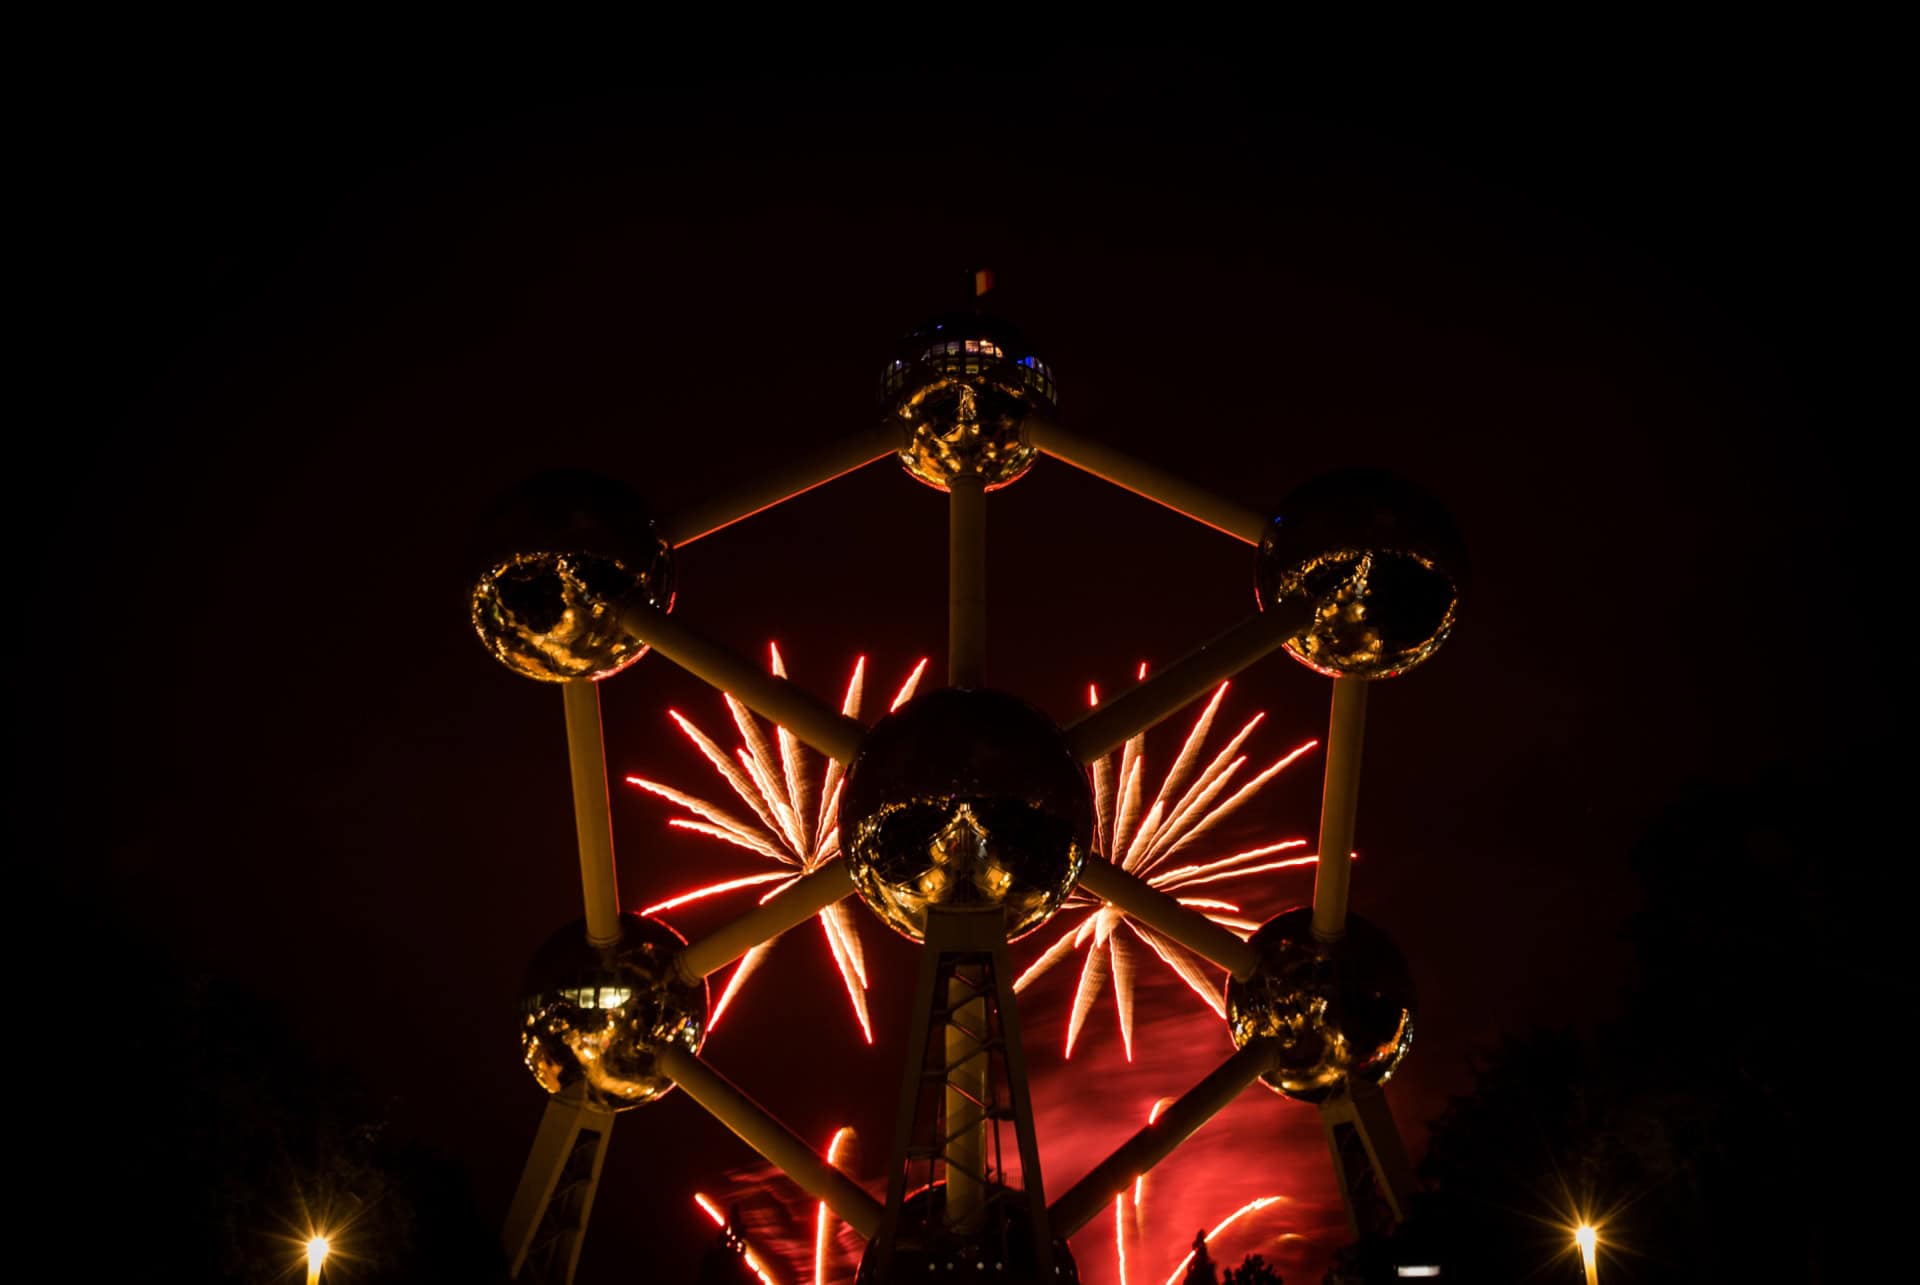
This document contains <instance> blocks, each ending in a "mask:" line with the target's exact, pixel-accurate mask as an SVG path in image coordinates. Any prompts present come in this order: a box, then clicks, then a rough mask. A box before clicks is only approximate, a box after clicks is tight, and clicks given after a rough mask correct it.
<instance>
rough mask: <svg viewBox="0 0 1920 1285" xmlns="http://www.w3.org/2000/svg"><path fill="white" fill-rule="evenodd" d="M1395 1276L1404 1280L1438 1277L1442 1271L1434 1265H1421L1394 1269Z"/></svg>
mask: <svg viewBox="0 0 1920 1285" xmlns="http://www.w3.org/2000/svg"><path fill="white" fill-rule="evenodd" d="M1393 1274H1394V1275H1395V1276H1398V1277H1402V1278H1404V1277H1408V1276H1438V1275H1439V1274H1440V1269H1439V1268H1438V1267H1435V1266H1433V1265H1432V1264H1420V1265H1418V1266H1413V1267H1396V1268H1394V1269H1393Z"/></svg>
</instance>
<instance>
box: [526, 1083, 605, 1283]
mask: <svg viewBox="0 0 1920 1285" xmlns="http://www.w3.org/2000/svg"><path fill="white" fill-rule="evenodd" d="M612 1129H613V1113H612V1112H611V1111H602V1110H600V1109H599V1108H598V1107H594V1106H590V1105H588V1104H587V1103H585V1102H575V1101H570V1100H567V1099H562V1098H551V1099H549V1100H548V1101H547V1110H546V1114H545V1115H543V1116H541V1117H540V1131H539V1132H538V1133H536V1134H535V1135H534V1138H533V1151H532V1154H530V1155H529V1156H528V1157H527V1167H526V1169H524V1170H523V1171H522V1172H521V1174H520V1185H519V1187H517V1188H516V1189H515V1190H514V1193H513V1203H512V1204H511V1205H510V1206H508V1208H507V1224H506V1228H505V1230H504V1231H503V1232H502V1233H501V1244H502V1247H503V1248H504V1249H505V1250H506V1252H507V1274H508V1275H509V1276H510V1277H512V1278H513V1279H514V1280H528V1281H533V1282H537V1283H538V1285H566V1283H567V1282H571V1281H572V1280H573V1273H574V1269H575V1268H576V1267H577V1266H578V1265H579V1263H580V1247H581V1245H582V1244H583V1243H584V1242H585V1240H586V1232H587V1215H588V1214H590V1213H591V1212H592V1211H593V1197H594V1193H595V1192H596V1191H597V1190H598V1189H599V1186H600V1168H601V1166H602V1165H603V1164H605V1163H606V1158H607V1135H608V1134H609V1133H610V1132H611V1131H612Z"/></svg>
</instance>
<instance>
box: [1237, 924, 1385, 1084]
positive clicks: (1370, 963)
mask: <svg viewBox="0 0 1920 1285" xmlns="http://www.w3.org/2000/svg"><path fill="white" fill-rule="evenodd" d="M1247 944H1248V945H1250V946H1252V947H1253V948H1254V949H1255V950H1256V951H1258V952H1259V953H1260V967H1259V969H1258V970H1257V971H1255V973H1254V974H1253V976H1252V977H1249V978H1248V979H1247V980H1246V981H1244V982H1243V981H1240V980H1239V979H1237V978H1232V977H1229V978H1228V979H1227V1029H1228V1031H1229V1032H1231V1033H1232V1035H1233V1043H1234V1046H1235V1047H1236V1048H1245V1047H1246V1045H1247V1044H1248V1043H1249V1042H1250V1041H1252V1040H1254V1039H1258V1038H1263V1037H1264V1038H1271V1039H1276V1040H1278V1041H1279V1043H1280V1058H1279V1063H1278V1065H1276V1066H1275V1068H1274V1069H1273V1070H1271V1071H1268V1072H1266V1073H1265V1074H1263V1075H1262V1076H1261V1077H1260V1078H1261V1079H1262V1080H1263V1081H1265V1082H1266V1085H1267V1087H1268V1088H1270V1089H1273V1090H1274V1091H1275V1092H1278V1093H1283V1094H1285V1095H1286V1096H1287V1097H1290V1098H1296V1099H1298V1100H1300V1101H1302V1102H1323V1101H1325V1100H1326V1099H1328V1098H1330V1097H1332V1096H1334V1094H1336V1093H1338V1092H1339V1091H1340V1090H1341V1088H1342V1087H1344V1086H1346V1085H1348V1084H1353V1085H1360V1086H1371V1085H1376V1084H1380V1083H1382V1082H1383V1081H1385V1080H1386V1078H1387V1077H1388V1076H1390V1075H1392V1074H1393V1069H1394V1068H1395V1067H1397V1066H1399V1065H1400V1059H1401V1058H1403V1057H1405V1056H1406V1055H1407V1049H1408V1048H1410V1047H1411V1046H1412V1044H1413V981H1412V978H1411V977H1410V976H1409V975H1408V973H1407V961H1406V958H1405V956H1403V955H1401V953H1400V951H1399V948H1398V947H1396V946H1395V945H1394V944H1393V942H1392V941H1391V940H1390V939H1389V938H1388V937H1387V935H1386V934H1385V933H1383V932H1381V931H1380V930H1379V929H1378V928H1375V927H1374V926H1373V925H1372V924H1370V923H1368V922H1367V921H1366V920H1364V919H1362V918H1360V917H1359V916H1358V915H1348V916H1347V928H1346V933H1345V935H1343V936H1342V937H1341V938H1340V940H1338V941H1321V940H1319V939H1318V938H1317V937H1315V936H1314V935H1313V908H1312V907H1311V906H1299V907H1296V908H1295V909H1293V910H1287V911H1282V912H1281V913H1280V914H1278V915H1275V916H1274V917H1273V918H1272V919H1269V920H1268V921H1267V922H1266V923H1264V924H1262V925H1261V926H1260V930H1259V931H1258V932H1256V933H1254V935H1253V936H1252V937H1251V938H1250V939H1249V940H1248V943H1247Z"/></svg>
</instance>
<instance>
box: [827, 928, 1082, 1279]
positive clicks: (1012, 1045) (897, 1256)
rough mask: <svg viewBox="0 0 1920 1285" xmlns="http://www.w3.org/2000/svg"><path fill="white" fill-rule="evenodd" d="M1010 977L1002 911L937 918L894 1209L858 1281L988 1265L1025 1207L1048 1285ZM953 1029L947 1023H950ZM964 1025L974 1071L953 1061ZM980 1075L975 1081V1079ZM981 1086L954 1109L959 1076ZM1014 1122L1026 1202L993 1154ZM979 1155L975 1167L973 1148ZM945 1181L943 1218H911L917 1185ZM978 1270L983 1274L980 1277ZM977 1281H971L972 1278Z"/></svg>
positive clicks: (1046, 1236)
mask: <svg viewBox="0 0 1920 1285" xmlns="http://www.w3.org/2000/svg"><path fill="white" fill-rule="evenodd" d="M1013 976H1014V974H1013V970H1012V966H1011V964H1010V963H1009V962H1008V956H1007V945H1006V925H1005V920H1004V919H1003V917H1002V916H1001V914H1000V913H999V912H998V911H955V910H947V909H942V908H938V907H936V908H935V909H933V910H932V911H930V912H929V913H928V915H927V932H926V941H925V943H924V945H923V947H922V949H921V956H920V983H919V987H918V993H917V995H916V998H915V1003H914V1007H913V1014H912V1016H911V1017H910V1019H909V1020H908V1026H907V1064H906V1076H905V1079H904V1080H903V1082H902V1084H901V1094H900V1104H899V1108H898V1110H899V1114H898V1117H897V1119H896V1121H895V1132H894V1145H893V1159H892V1165H891V1167H890V1169H889V1171H888V1174H887V1207H886V1213H885V1215H884V1218H883V1219H882V1221H881V1224H880V1230H879V1234H878V1235H876V1236H875V1237H874V1238H873V1246H872V1249H871V1251H870V1253H869V1256H868V1258H867V1259H866V1260H865V1261H864V1262H863V1264H862V1270H863V1271H866V1270H868V1269H869V1268H871V1270H872V1271H873V1272H875V1273H876V1279H889V1277H888V1276H887V1273H888V1272H889V1271H898V1270H905V1269H904V1268H902V1267H901V1262H902V1260H903V1259H904V1260H905V1261H906V1262H908V1263H910V1264H912V1265H913V1269H914V1270H915V1271H916V1272H917V1271H918V1270H920V1269H919V1264H920V1263H922V1262H929V1263H933V1262H938V1263H943V1264H947V1265H949V1266H950V1265H951V1264H952V1263H953V1262H954V1261H961V1262H962V1264H963V1266H964V1260H965V1259H968V1258H974V1259H975V1260H976V1261H993V1260H992V1259H991V1258H984V1259H983V1258H982V1257H981V1256H982V1255H985V1254H987V1253H988V1252H989V1250H990V1248H991V1247H992V1246H994V1245H1004V1243H1005V1237H1007V1236H1008V1235H1009V1234H1010V1230H1011V1223H1010V1222H1009V1213H1010V1207H1011V1202H1012V1201H1013V1200H1014V1199H1016V1198H1018V1199H1022V1200H1023V1201H1024V1202H1025V1204H1026V1208H1027V1214H1028V1218H1029V1219H1030V1221H1031V1225H1032V1226H1033V1228H1034V1229H1035V1232H1036V1237H1035V1243H1034V1246H1033V1250H1032V1252H1033V1254H1034V1261H1035V1267H1036V1270H1038V1271H1039V1272H1040V1275H1039V1276H1038V1277H1036V1279H1049V1278H1050V1276H1051V1273H1052V1254H1053V1238H1052V1235H1051V1233H1050V1232H1049V1231H1048V1227H1049V1225H1050V1222H1051V1218H1050V1215H1049V1214H1048V1211H1047V1207H1046V1192H1045V1188H1044V1186H1043V1183H1042V1180H1041V1175H1040V1150H1039V1143H1038V1140H1037V1138H1036V1137H1035V1136H1034V1129H1033V1107H1032V1103H1031V1102H1030V1100H1029V1098H1028V1094H1027V1070H1026V1059H1025V1054H1024V1051H1023V1050H1022V1048H1021V1046H1020V1024H1019V1017H1018V1014H1017V1012H1016V1010H1015V1007H1014V996H1013V983H1012V978H1013ZM943 1018H944V1019H945V1021H944V1022H943V1021H942V1019H943ZM956 1020H958V1021H963V1022H964V1023H965V1039H966V1047H967V1049H968V1052H967V1054H966V1057H967V1061H966V1062H964V1063H959V1064H956V1063H955V1062H954V1061H953V1056H954V1052H955V1049H956V1046H955V1045H954V1044H953V1043H951V1042H950V1038H951V1030H950V1029H949V1030H945V1031H943V1030H937V1029H935V1028H936V1026H939V1025H947V1026H949V1028H950V1026H951V1024H953V1023H954V1022H955V1021H956ZM976 1066H977V1067H978V1068H979V1070H978V1071H977V1072H973V1071H972V1070H971V1068H973V1067H976ZM962 1073H967V1074H977V1076H978V1080H977V1086H978V1091H977V1092H973V1091H971V1090H970V1091H969V1093H968V1095H967V1096H966V1097H964V1098H963V1099H962V1101H963V1102H964V1106H962V1105H959V1104H957V1103H956V1100H955V1098H954V1089H955V1087H956V1078H955V1077H956V1075H958V1074H962ZM1009 1119H1011V1121H1012V1122H1013V1126H1014V1131H1015V1134H1016V1139H1015V1141H1016V1144H1017V1146H1018V1148H1019V1154H1020V1168H1021V1188H1022V1190H1021V1191H1020V1192H1019V1193H1015V1192H1013V1191H1011V1190H1009V1189H1008V1188H1007V1186H1006V1175H1005V1174H1004V1173H1003V1172H1002V1171H1001V1169H1000V1161H999V1157H1000V1147H999V1144H998V1142H997V1141H995V1142H994V1143H993V1145H991V1146H988V1145H986V1143H985V1142H975V1141H973V1139H974V1138H976V1137H979V1138H982V1139H984V1138H985V1137H986V1133H987V1130H989V1129H997V1128H998V1126H999V1123H1000V1122H1002V1121H1006V1120H1009ZM970 1146H971V1147H977V1148H978V1149H977V1151H976V1152H974V1153H972V1154H973V1155H977V1158H978V1159H977V1163H976V1162H975V1161H974V1160H973V1159H970V1158H969V1153H968V1152H966V1151H964V1150H963V1148H966V1147H970ZM922 1178H924V1180H926V1181H927V1182H929V1183H931V1182H937V1181H939V1180H940V1179H941V1178H944V1179H945V1189H944V1192H943V1193H942V1195H941V1199H940V1204H941V1206H942V1213H941V1215H940V1216H939V1217H934V1216H933V1214H932V1209H931V1208H930V1207H922V1208H914V1209H910V1208H909V1202H908V1198H907V1191H908V1188H909V1187H910V1186H912V1185H913V1184H914V1183H915V1182H916V1181H919V1180H921V1179H922ZM974 1270H978V1269H974ZM968 1274H969V1275H971V1272H969V1273H968Z"/></svg>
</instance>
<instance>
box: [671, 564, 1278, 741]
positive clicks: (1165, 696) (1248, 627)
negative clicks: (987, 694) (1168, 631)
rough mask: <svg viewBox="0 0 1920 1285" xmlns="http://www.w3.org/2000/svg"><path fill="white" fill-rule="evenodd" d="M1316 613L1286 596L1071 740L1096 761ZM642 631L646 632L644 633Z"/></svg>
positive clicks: (1113, 704) (1095, 717)
mask: <svg viewBox="0 0 1920 1285" xmlns="http://www.w3.org/2000/svg"><path fill="white" fill-rule="evenodd" d="M1312 617H1313V604H1312V603H1311V602H1308V601H1307V600H1305V599H1298V600H1294V601H1290V602H1283V603H1281V604H1279V605H1278V606H1276V607H1273V608H1270V609H1269V610H1267V611H1263V612H1261V613H1260V614H1259V615H1257V616H1254V617H1252V618H1250V619H1248V620H1243V621H1241V622H1240V623H1239V624H1237V625H1235V626H1234V627H1233V628H1231V629H1229V630H1228V631H1227V632H1226V633H1224V634H1221V635H1220V636H1219V637H1217V638H1215V639H1213V640H1212V641H1211V642H1207V643H1203V644H1201V646H1199V647H1198V648H1196V649H1195V650H1193V651H1190V652H1188V653H1187V654H1186V655H1185V656H1182V657H1181V658H1180V659H1179V660H1176V661H1174V662H1173V664H1171V665H1169V666H1167V667H1166V668H1165V669H1163V670H1161V671H1160V672H1159V673H1157V674H1155V675H1154V676H1153V677H1152V678H1149V679H1148V680H1147V681H1146V682H1144V683H1141V684H1140V685H1139V686H1137V687H1133V688H1130V689H1128V690H1127V691H1125V692H1123V693H1121V694H1120V695H1119V696H1118V697H1116V698H1115V699H1113V700H1111V701H1106V702H1104V703H1102V704H1101V705H1099V706H1097V707H1096V708H1094V709H1092V710H1090V711H1088V712H1087V713H1086V714H1085V715H1084V716H1083V717H1082V718H1081V719H1080V720H1079V721H1078V722H1076V723H1074V724H1073V725H1072V726H1070V727H1068V728H1067V745H1068V748H1070V749H1071V750H1072V751H1073V754H1074V757H1075V758H1077V759H1079V760H1080V761H1081V762H1082V763H1092V762H1093V761H1094V760H1096V759H1098V758H1100V757H1101V756H1102V755H1104V754H1108V753H1111V752H1112V750H1113V748H1114V747H1115V746H1117V745H1119V744H1121V743H1122V742H1123V741H1125V740H1126V739H1127V738H1128V737H1130V736H1134V735H1136V734H1138V733H1140V732H1144V731H1146V730H1147V729H1148V728H1149V727H1152V726H1153V725H1154V724H1155V723H1158V722H1159V721H1160V720H1161V719H1163V718H1165V717H1167V715H1169V714H1171V713H1173V712H1174V711H1175V710H1178V709H1180V708H1182V707H1184V706H1185V705H1187V704H1188V703H1189V702H1191V701H1192V700H1194V698H1196V697H1198V696H1200V695H1202V694H1203V693H1205V692H1207V691H1210V690H1212V689H1213V688H1214V687H1216V686H1218V685H1219V684H1220V682H1221V680H1222V679H1226V678H1231V677H1233V676H1234V675H1235V674H1237V673H1239V672H1240V671H1241V670H1243V669H1245V668H1246V667H1247V666H1248V665H1251V664H1252V663H1253V662H1254V661H1256V660H1259V659H1260V658H1261V657H1263V656H1266V655H1267V654H1268V653H1270V652H1273V651H1276V650H1278V649H1279V648H1280V646H1281V645H1282V644H1284V643H1285V642H1286V641H1287V639H1289V638H1291V637H1293V635H1294V634H1296V633H1298V632H1299V631H1300V629H1301V627H1302V626H1304V625H1305V624H1307V622H1308V621H1309V620H1311V619H1312ZM645 636H646V635H645V634H642V635H641V637H643V638H644V637H645Z"/></svg>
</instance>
